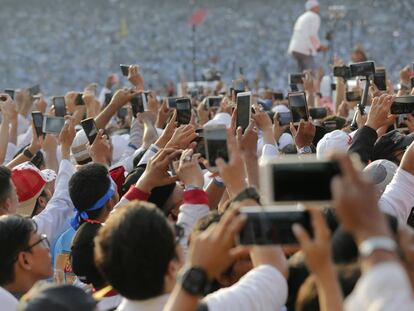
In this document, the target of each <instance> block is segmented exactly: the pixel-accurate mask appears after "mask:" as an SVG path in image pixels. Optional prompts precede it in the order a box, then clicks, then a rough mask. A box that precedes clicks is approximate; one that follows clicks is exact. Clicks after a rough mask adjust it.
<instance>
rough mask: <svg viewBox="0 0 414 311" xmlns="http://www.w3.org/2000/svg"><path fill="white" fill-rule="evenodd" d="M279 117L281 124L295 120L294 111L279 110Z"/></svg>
mask: <svg viewBox="0 0 414 311" xmlns="http://www.w3.org/2000/svg"><path fill="white" fill-rule="evenodd" d="M277 119H278V120H279V124H280V126H284V125H289V124H290V122H293V117H292V113H291V112H290V111H288V112H279V113H278V114H277Z"/></svg>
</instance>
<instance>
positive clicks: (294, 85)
mask: <svg viewBox="0 0 414 311" xmlns="http://www.w3.org/2000/svg"><path fill="white" fill-rule="evenodd" d="M289 86H290V90H291V91H292V92H299V87H298V85H297V84H289Z"/></svg>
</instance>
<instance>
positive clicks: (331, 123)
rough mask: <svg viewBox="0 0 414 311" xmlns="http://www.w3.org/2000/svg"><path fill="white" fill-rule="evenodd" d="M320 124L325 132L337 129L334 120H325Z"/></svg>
mask: <svg viewBox="0 0 414 311" xmlns="http://www.w3.org/2000/svg"><path fill="white" fill-rule="evenodd" d="M322 125H323V127H324V128H325V130H326V132H327V133H330V132H333V131H335V130H337V129H338V126H337V124H336V121H325V122H323V124H322Z"/></svg>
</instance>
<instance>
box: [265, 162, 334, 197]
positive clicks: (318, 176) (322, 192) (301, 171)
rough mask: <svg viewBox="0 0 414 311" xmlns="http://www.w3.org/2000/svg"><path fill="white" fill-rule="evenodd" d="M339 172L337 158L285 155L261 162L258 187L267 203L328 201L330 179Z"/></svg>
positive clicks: (330, 195)
mask: <svg viewBox="0 0 414 311" xmlns="http://www.w3.org/2000/svg"><path fill="white" fill-rule="evenodd" d="M340 174H341V170H340V166H339V163H338V162H337V161H327V160H317V159H316V158H314V157H306V158H303V157H302V158H299V157H298V156H285V157H284V158H274V159H270V160H267V161H263V162H262V163H261V164H260V189H261V190H262V192H263V199H264V200H265V201H266V203H270V204H274V203H286V202H330V201H331V200H332V193H331V181H332V179H333V178H334V177H335V176H337V175H340Z"/></svg>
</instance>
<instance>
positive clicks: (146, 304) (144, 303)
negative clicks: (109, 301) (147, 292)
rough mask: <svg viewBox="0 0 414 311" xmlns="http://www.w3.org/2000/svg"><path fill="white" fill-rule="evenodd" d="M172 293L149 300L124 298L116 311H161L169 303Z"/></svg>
mask: <svg viewBox="0 0 414 311" xmlns="http://www.w3.org/2000/svg"><path fill="white" fill-rule="evenodd" d="M169 297H170V294H165V295H162V296H158V297H155V298H151V299H147V300H129V299H126V298H124V299H123V300H122V302H121V304H120V305H119V307H118V309H116V311H141V310H142V311H161V310H162V309H163V308H164V306H165V305H166V304H167V300H168V298H169Z"/></svg>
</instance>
